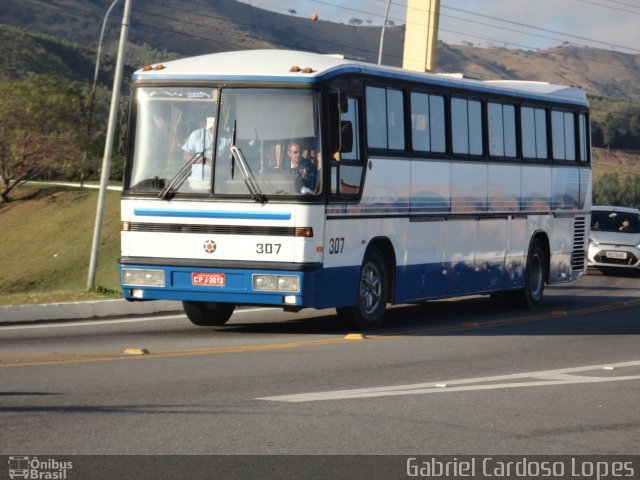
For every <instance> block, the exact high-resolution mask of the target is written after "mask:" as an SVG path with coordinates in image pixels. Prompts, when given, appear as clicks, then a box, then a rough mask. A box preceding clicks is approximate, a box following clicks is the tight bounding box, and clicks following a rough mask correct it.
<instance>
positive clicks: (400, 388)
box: [256, 360, 640, 402]
mask: <svg viewBox="0 0 640 480" xmlns="http://www.w3.org/2000/svg"><path fill="white" fill-rule="evenodd" d="M638 366H640V360H635V361H630V362H622V363H614V364H611V363H608V364H603V365H590V366H584V367H573V368H563V369H559V370H543V371H539V372H525V373H514V374H511V375H498V376H492V377H478V378H466V379H462V380H447V381H443V382H429V383H416V384H411V385H395V386H389V387H375V388H359V389H354V390H334V391H327V392H310V393H301V394H294V395H277V396H273V397H261V398H256V400H268V401H274V402H315V401H322V400H346V399H353V398H372V397H387V396H396V395H419V394H428V393H452V392H468V391H476V390H495V389H504V388H522V387H540V386H547V385H574V384H581V383H600V382H619V381H629V380H640V375H617V376H615V377H612V376H596V372H597V371H600V374H602V373H603V372H604V371H605V370H604V369H605V368H607V367H613V368H615V369H618V368H625V367H638ZM581 372H593V374H592V375H590V376H584V375H573V374H574V373H581ZM518 380H519V381H518ZM442 385H446V386H445V387H442Z"/></svg>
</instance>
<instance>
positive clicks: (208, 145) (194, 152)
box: [182, 117, 216, 163]
mask: <svg viewBox="0 0 640 480" xmlns="http://www.w3.org/2000/svg"><path fill="white" fill-rule="evenodd" d="M215 123H216V119H215V118H214V117H208V118H207V122H206V124H205V126H204V128H198V129H196V130H194V131H193V132H191V135H189V138H187V141H186V142H185V143H184V145H183V146H182V150H184V153H183V155H182V156H183V158H184V159H185V160H191V159H192V158H193V157H194V156H196V157H198V158H197V159H196V163H206V162H207V160H208V161H211V159H212V158H213V145H214V143H215V137H214V135H215ZM203 160H204V162H203Z"/></svg>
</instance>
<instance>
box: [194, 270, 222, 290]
mask: <svg viewBox="0 0 640 480" xmlns="http://www.w3.org/2000/svg"><path fill="white" fill-rule="evenodd" d="M191 284H192V285H205V286H210V287H224V284H225V277H224V273H205V272H193V273H192V274H191Z"/></svg>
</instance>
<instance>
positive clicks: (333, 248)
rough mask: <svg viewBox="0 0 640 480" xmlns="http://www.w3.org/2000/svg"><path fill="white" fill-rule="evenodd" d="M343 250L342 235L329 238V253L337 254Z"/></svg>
mask: <svg viewBox="0 0 640 480" xmlns="http://www.w3.org/2000/svg"><path fill="white" fill-rule="evenodd" d="M343 250H344V237H336V238H330V239H329V254H330V255H337V254H340V253H342V251H343Z"/></svg>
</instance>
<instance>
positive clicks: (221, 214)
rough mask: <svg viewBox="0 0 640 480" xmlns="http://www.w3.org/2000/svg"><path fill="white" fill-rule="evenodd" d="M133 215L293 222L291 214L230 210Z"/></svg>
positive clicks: (146, 211)
mask: <svg viewBox="0 0 640 480" xmlns="http://www.w3.org/2000/svg"><path fill="white" fill-rule="evenodd" d="M133 213H134V214H135V215H137V216H145V217H181V218H234V219H240V220H291V212H264V213H262V212H234V211H229V210H160V209H155V208H135V209H134V210H133Z"/></svg>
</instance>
